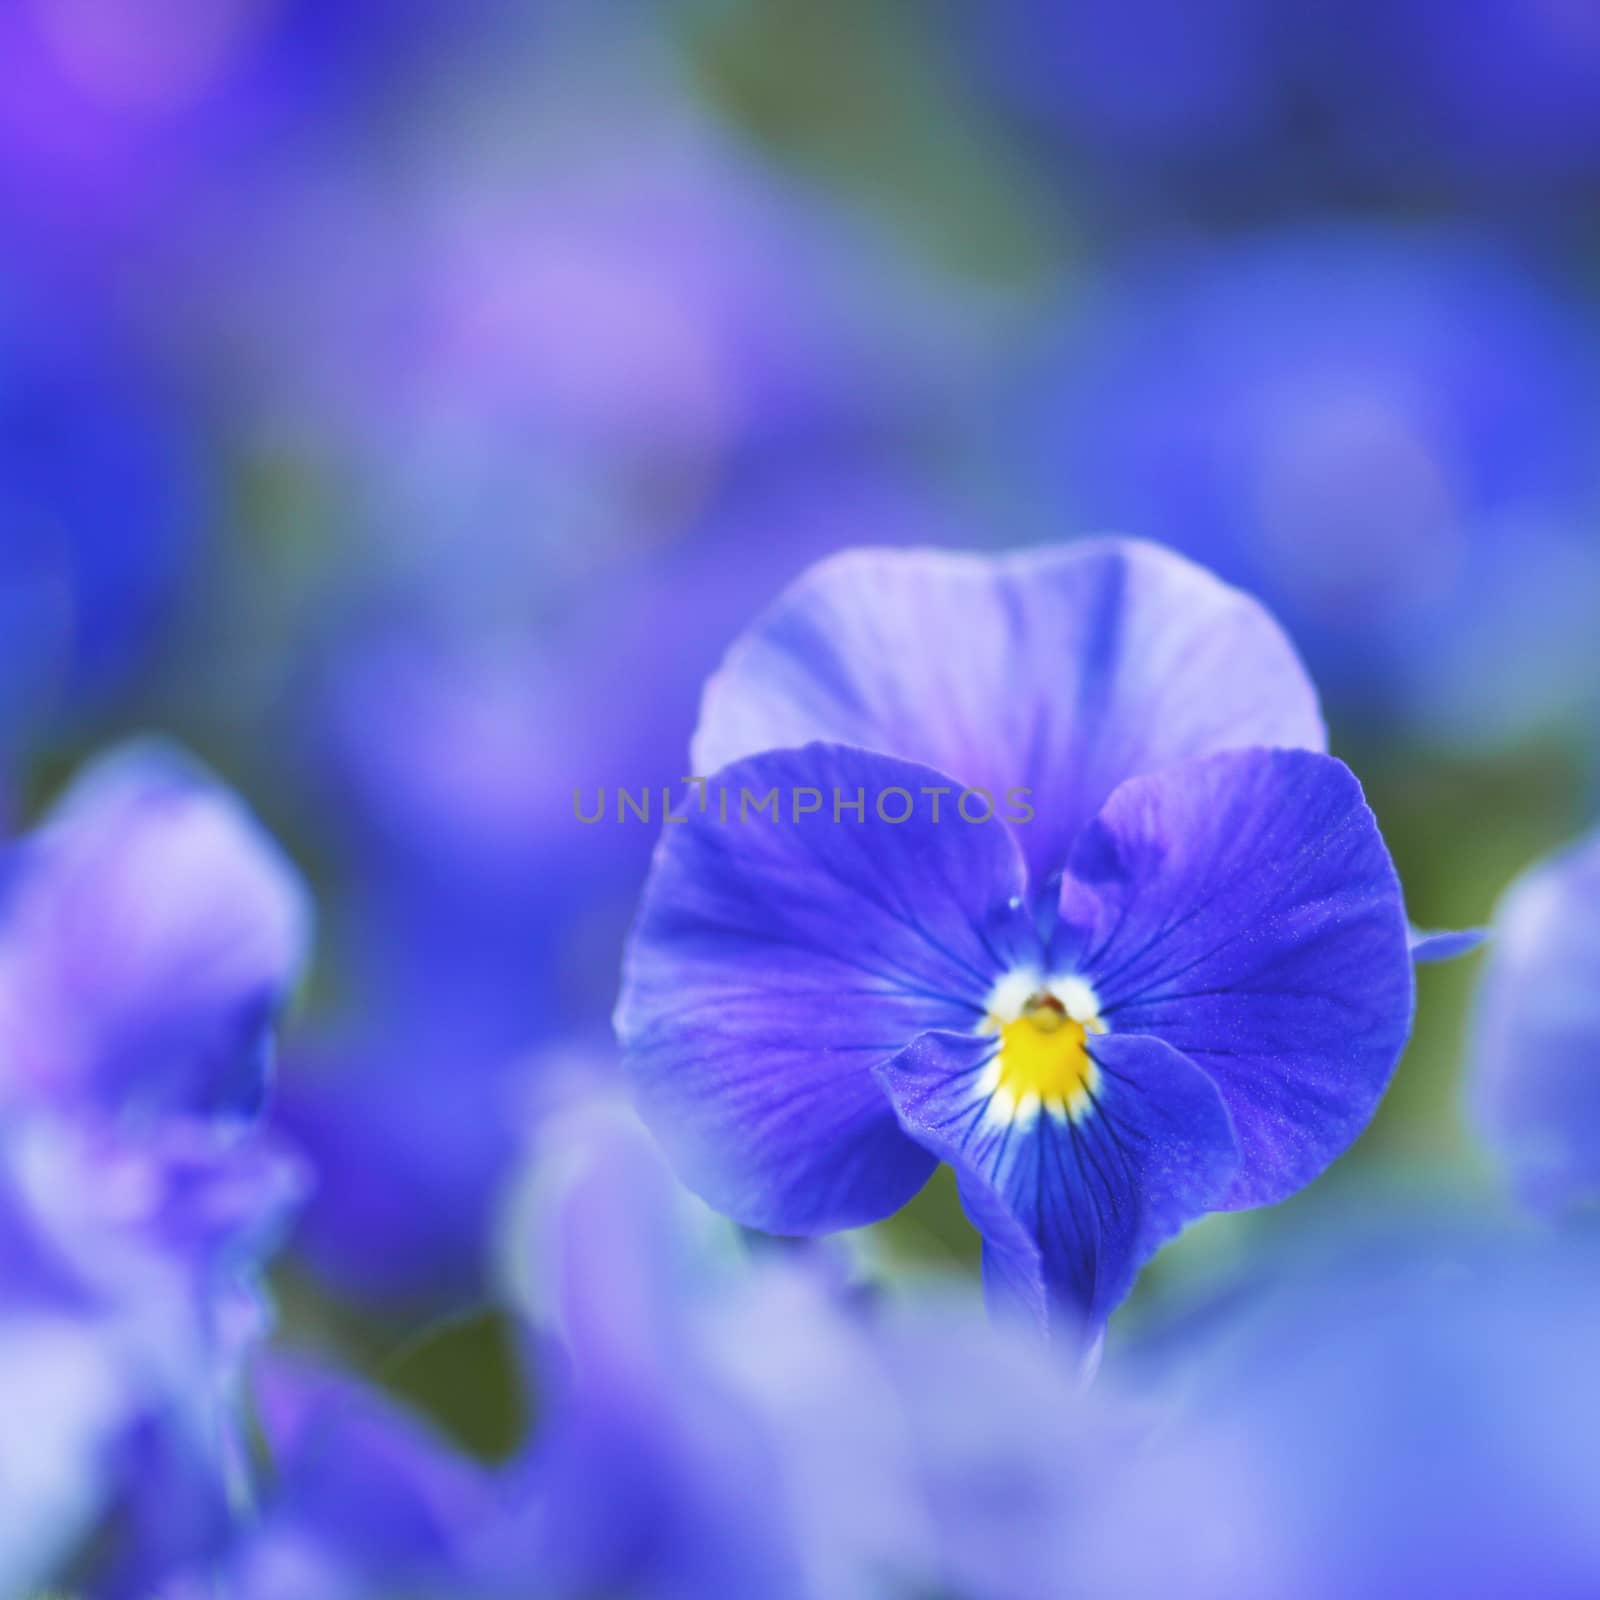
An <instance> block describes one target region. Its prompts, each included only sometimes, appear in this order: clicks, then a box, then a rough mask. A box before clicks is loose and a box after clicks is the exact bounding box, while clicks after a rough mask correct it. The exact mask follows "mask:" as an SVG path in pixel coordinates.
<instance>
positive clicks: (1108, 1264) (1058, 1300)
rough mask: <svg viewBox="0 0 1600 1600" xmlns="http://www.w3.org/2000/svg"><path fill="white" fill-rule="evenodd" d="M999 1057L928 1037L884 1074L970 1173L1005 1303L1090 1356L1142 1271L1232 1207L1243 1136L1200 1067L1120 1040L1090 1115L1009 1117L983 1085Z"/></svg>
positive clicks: (964, 1183)
mask: <svg viewBox="0 0 1600 1600" xmlns="http://www.w3.org/2000/svg"><path fill="white" fill-rule="evenodd" d="M996 1049H997V1045H996V1042H995V1040H994V1038H993V1037H992V1036H976V1037H975V1036H972V1035H966V1036H960V1035H955V1034H949V1033H935V1034H927V1035H925V1036H924V1037H923V1038H921V1039H919V1040H917V1041H916V1042H915V1043H914V1044H912V1045H911V1046H909V1048H907V1049H906V1050H904V1051H903V1052H902V1053H901V1054H900V1055H898V1056H896V1057H895V1059H894V1060H893V1061H892V1062H890V1063H888V1065H886V1066H885V1067H883V1068H882V1069H881V1072H880V1076H881V1077H882V1079H883V1081H884V1083H885V1085H886V1086H887V1087H888V1089H889V1092H890V1095H891V1096H892V1098H893V1100H894V1105H895V1110H896V1112H897V1113H898V1115H899V1117H900V1123H901V1126H902V1127H903V1128H904V1129H905V1130H906V1132H907V1133H909V1134H910V1135H911V1136H912V1137H913V1138H914V1139H916V1140H917V1141H918V1142H919V1143H921V1144H922V1145H923V1146H925V1147H926V1148H927V1149H928V1150H930V1151H932V1152H933V1154H935V1155H937V1156H939V1157H940V1159H941V1160H944V1161H947V1162H949V1164H950V1165H951V1166H952V1167H953V1168H954V1169H955V1172H956V1176H957V1179H958V1181H959V1184H960V1189H961V1199H962V1204H963V1206H964V1207H965V1208H966V1211H967V1214H968V1216H969V1217H971V1219H972V1221H973V1224H974V1225H975V1226H976V1227H977V1228H978V1230H979V1232H980V1233H981V1234H982V1235H983V1241H984V1257H983V1272H984V1287H985V1290H986V1292H987V1294H988V1297H989V1299H990V1301H991V1303H993V1304H997V1305H998V1306H1001V1307H1004V1308H1005V1309H1007V1310H1010V1311H1013V1312H1021V1313H1022V1314H1023V1315H1024V1316H1026V1317H1028V1318H1029V1319H1031V1320H1033V1321H1036V1322H1043V1323H1044V1324H1045V1325H1046V1326H1048V1327H1050V1328H1051V1329H1052V1331H1055V1332H1059V1333H1062V1334H1064V1335H1065V1336H1067V1337H1068V1338H1071V1339H1075V1340H1077V1341H1078V1342H1079V1343H1080V1344H1081V1345H1082V1346H1083V1347H1084V1348H1085V1349H1088V1348H1090V1347H1092V1345H1093V1342H1094V1340H1095V1339H1097V1338H1098V1336H1099V1334H1100V1331H1101V1329H1102V1328H1103V1327H1104V1325H1105V1321H1106V1318H1107V1317H1109V1316H1110V1314H1111V1313H1112V1311H1113V1310H1115V1309H1116V1307H1117V1306H1118V1305H1119V1304H1120V1303H1121V1301H1122V1300H1123V1298H1124V1297H1125V1296H1126V1295H1127V1293H1128V1291H1129V1289H1131V1288H1132V1287H1133V1280H1134V1278H1135V1276H1136V1275H1137V1273H1138V1271H1139V1268H1140V1267H1141V1266H1143V1264H1144V1263H1145V1262H1146V1261H1147V1260H1149V1258H1150V1257H1151V1256H1152V1255H1153V1254H1154V1253H1155V1252H1156V1250H1158V1249H1159V1248H1160V1247H1161V1245H1163V1244H1164V1243H1165V1242H1166V1241H1167V1240H1168V1239H1170V1238H1171V1237H1172V1236H1173V1235H1174V1234H1176V1233H1177V1232H1179V1231H1180V1230H1181V1229H1182V1228H1183V1227H1184V1226H1185V1225H1186V1224H1187V1223H1189V1222H1191V1221H1193V1220H1194V1218H1196V1217H1198V1216H1201V1215H1203V1214H1204V1213H1205V1212H1207V1211H1210V1210H1213V1209H1214V1208H1215V1207H1216V1206H1217V1205H1218V1203H1219V1202H1220V1201H1221V1200H1222V1198H1223V1196H1224V1195H1225V1194H1226V1192H1227V1190H1228V1188H1229V1186H1230V1184H1231V1183H1232V1181H1233V1178H1234V1174H1235V1171H1236V1169H1237V1167H1238V1161H1239V1151H1238V1146H1237V1145H1236V1144H1235V1142H1234V1136H1233V1127H1232V1124H1231V1123H1230V1121H1229V1118H1228V1112H1227V1109H1226V1107H1225V1106H1224V1105H1223V1102H1222V1098H1221V1096H1220V1095H1219V1094H1218V1092H1217V1089H1216V1086H1215V1085H1214V1084H1213V1083H1212V1082H1211V1081H1210V1079H1209V1078H1207V1077H1206V1075H1205V1073H1203V1072H1202V1071H1200V1069H1199V1068H1198V1067H1196V1066H1194V1065H1193V1064H1192V1063H1191V1062H1188V1061H1185V1060H1184V1058H1183V1057H1182V1056H1181V1055H1179V1054H1178V1052H1177V1051H1176V1050H1174V1049H1172V1048H1171V1047H1170V1046H1169V1045H1166V1044H1163V1043H1162V1042H1161V1041H1160V1040H1159V1039H1151V1038H1137V1037H1133V1036H1131V1035H1118V1034H1111V1035H1107V1036H1105V1037H1103V1038H1099V1039H1096V1040H1095V1041H1094V1042H1093V1047H1092V1050H1091V1054H1092V1055H1093V1058H1094V1061H1095V1065H1096V1067H1097V1068H1098V1084H1097V1086H1096V1087H1095V1088H1094V1089H1093V1090H1092V1091H1091V1103H1090V1105H1089V1106H1088V1108H1087V1109H1086V1110H1085V1111H1084V1112H1083V1113H1081V1114H1080V1115H1074V1116H1062V1117H1054V1116H1050V1115H1048V1114H1040V1115H1038V1116H1036V1117H1034V1118H1032V1119H1031V1120H1029V1121H1026V1122H1024V1121H1021V1120H1017V1119H1014V1118H1010V1117H1005V1118H1001V1117H997V1116H995V1115H994V1113H993V1110H992V1108H991V1106H990V1104H989V1101H988V1097H987V1096H986V1095H984V1094H983V1093H982V1092H981V1090H980V1087H979V1085H980V1081H981V1079H982V1074H983V1069H984V1068H985V1067H986V1066H987V1065H988V1063H989V1062H990V1060H991V1059H992V1058H993V1056H994V1054H995V1051H996Z"/></svg>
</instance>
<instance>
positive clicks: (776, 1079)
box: [617, 744, 1038, 1233]
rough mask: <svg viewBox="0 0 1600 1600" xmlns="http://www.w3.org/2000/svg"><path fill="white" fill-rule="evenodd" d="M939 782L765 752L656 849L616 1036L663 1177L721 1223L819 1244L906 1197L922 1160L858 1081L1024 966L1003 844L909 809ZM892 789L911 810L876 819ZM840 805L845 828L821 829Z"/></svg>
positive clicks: (1018, 865) (1026, 931)
mask: <svg viewBox="0 0 1600 1600" xmlns="http://www.w3.org/2000/svg"><path fill="white" fill-rule="evenodd" d="M949 782H950V780H949V779H948V778H947V777H945V776H944V775H943V774H941V773H938V772H934V771H932V770H931V769H929V768H926V767H920V766H915V765H912V764H911V763H909V762H904V761H897V760H892V759H890V758H888V757H884V756H876V755H871V754H868V753H867V752H865V751H860V750H851V749H846V748H843V747H840V746H835V745H820V744H817V745H810V746H808V747H807V748H805V749H804V750H780V751H773V752H770V753H768V754H766V755H762V756H757V757H755V758H754V759H752V760H749V761H741V762H738V763H736V764H735V765H733V766H732V767H729V768H728V769H727V770H726V771H724V772H722V773H720V774H719V775H718V777H717V778H716V779H715V780H714V782H713V783H712V785H711V786H710V789H709V790H708V800H709V804H708V805H707V807H706V809H705V810H704V811H703V812H702V811H699V810H697V809H695V807H694V805H693V804H692V802H691V803H690V805H689V810H688V820H687V822H684V823H681V824H678V825H670V824H669V825H668V827H667V828H666V830H665V832H664V834H663V837H662V841H661V844H660V846H659V848H658V851H657V854H656V859H655V864H654V866H653V867H652V869H651V874H650V880H649V882H648V884H647V885H646V887H645V892H644V898H643V902H642V905H641V908H640V912H639V919H638V922H637V924H636V925H635V928H634V931H633V934H632V937H631V939H630V941H629V945H628V950H627V954H626V957H625V960H624V966H623V987H622V997H621V1000H620V1002H619V1005H618V1009H617V1028H618V1032H619V1035H620V1037H621V1041H622V1044H623V1048H624V1052H625V1065H626V1068H627V1071H628V1074H629V1076H630V1078H631V1080H632V1083H633V1086H634V1089H635V1092H636V1095H637V1099H638V1103H639V1108H640V1111H641V1113H642V1115H643V1116H644V1119H645V1121H646V1122H647V1123H648V1124H649V1125H650V1127H651V1129H652V1130H653V1131H654V1132H655V1134H656V1135H657V1137H658V1138H660V1139H661V1140H662V1142H663V1144H664V1145H665V1146H666V1148H667V1151H668V1154H669V1155H670V1157H671V1158H672V1160H673V1162H674V1164H675V1166H676V1168H677V1171H678V1174H679V1176H680V1177H682V1178H683V1179H684V1180H685V1181H686V1182H687V1183H688V1184H689V1186H690V1187H691V1188H693V1189H695V1190H697V1191H698V1192H699V1193H700V1194H701V1195H702V1196H703V1197H704V1198H705V1199H706V1200H708V1201H709V1202H710V1203H711V1204H712V1205H713V1206H715V1207H716V1208H717V1209H718V1210H721V1211H724V1212H726V1213H727V1214H728V1215H730V1216H732V1217H734V1218H736V1219H737V1220H738V1221H740V1222H743V1223H745V1224H747V1225H749V1226H752V1227H759V1228H766V1229H770V1230H772V1231H774V1232H780V1233H782V1232H789V1233H811V1232H823V1231H828V1230H831V1229H835V1228H843V1227H851V1226H855V1225H857V1224H860V1223H865V1222H869V1221H873V1220H875V1219H877V1218H879V1217H882V1216H886V1215H887V1214H888V1213H889V1212H891V1211H893V1210H894V1209H896V1208H897V1207H898V1206H899V1205H901V1204H902V1203H903V1202H904V1201H906V1200H907V1199H909V1198H910V1196H911V1195H912V1194H914V1193H915V1192H916V1190H917V1189H918V1188H920V1187H921V1185H922V1183H923V1182H924V1181H925V1180H926V1178H927V1176H928V1174H929V1173H930V1172H931V1171H932V1170H933V1166H934V1162H933V1159H932V1157H930V1156H928V1155H927V1154H926V1153H925V1152H924V1151H923V1150H922V1149H921V1148H919V1147H918V1146H917V1145H915V1144H914V1143H912V1142H911V1141H910V1140H909V1139H907V1138H906V1137H905V1135H904V1134H903V1133H902V1132H901V1131H900V1129H899V1126H898V1124H897V1123H896V1121H895V1117H894V1112H893V1111H892V1110H891V1108H890V1106H889V1103H888V1100H887V1097H886V1096H885V1094H884V1092H883V1090H882V1088H881V1087H880V1086H879V1084H878V1082H877V1080H876V1079H875V1078H874V1077H873V1075H872V1069H873V1068H874V1067H875V1066H877V1065H878V1064H879V1063H880V1062H883V1061H887V1060H888V1059H889V1058H890V1057H891V1056H893V1055H895V1054H897V1053H898V1052H899V1051H900V1050H902V1049H903V1048H904V1047H905V1046H906V1045H907V1044H908V1043H910V1041H911V1040H912V1039H914V1038H915V1037H916V1036H917V1035H918V1034H919V1033H922V1032H925V1031H926V1030H928V1029H930V1028H970V1027H972V1026H973V1025H974V1024H975V1023H976V1022H977V1021H978V1020H979V1019H981V1017H982V1016H983V1014H984V1009H985V1004H986V999H987V995H988V992H989V990H990V988H991V987H992V985H993V983H994V982H995V980H996V979H997V978H998V977H999V976H1000V975H1001V974H1002V973H1003V972H1006V971H1009V970H1010V969H1011V968H1013V967H1015V966H1018V965H1021V964H1024V963H1025V962H1026V961H1027V959H1028V956H1029V953H1030V952H1031V953H1032V955H1033V958H1034V960H1035V961H1036V960H1037V954H1038V944H1037V936H1036V935H1035V934H1034V931H1033V928H1032V924H1031V922H1030V920H1029V918H1028V915H1027V912H1026V909H1025V908H1024V906H1023V902H1022V893H1023V867H1022V862H1021V860H1020V859H1019V858H1018V855H1017V852H1016V848H1015V846H1014V844H1013V843H1012V840H1011V837H1010V835H1009V834H1007V833H1006V831H1005V830H1004V829H1003V828H1002V827H1001V826H1000V825H999V824H998V823H996V822H994V821H992V820H991V821H989V822H979V823H969V822H966V821H964V820H963V819H962V818H961V817H960V815H959V814H958V813H956V812H953V811H952V810H951V809H950V806H949V804H948V802H947V801H946V802H945V803H944V804H943V805H942V807H941V812H940V820H939V821H938V822H935V821H933V820H932V816H931V805H930V803H928V802H927V801H926V800H923V799H921V798H920V791H922V790H924V789H932V788H939V787H947V786H948V784H949ZM891 790H899V791H902V792H904V793H906V794H908V795H910V796H913V797H918V799H919V803H918V805H917V808H916V809H915V811H914V814H913V815H912V816H911V817H910V819H909V820H908V821H905V822H902V823H898V824H895V823H889V822H885V821H883V820H882V819H881V818H880V817H879V816H878V815H877V809H876V803H875V797H876V796H879V795H884V794H887V793H888V792H889V791H891ZM769 791H773V792H775V793H776V795H777V797H778V805H779V815H778V817H777V818H776V819H772V818H770V817H769V816H768V815H767V814H765V813H764V812H755V811H750V812H749V813H748V814H747V815H746V816H745V817H744V818H743V820H741V816H740V810H741V807H740V798H741V795H742V793H744V792H748V793H749V794H751V795H752V796H764V795H766V794H767V793H768V792H769ZM858 791H860V792H861V794H862V797H863V799H864V801H865V806H864V809H865V817H864V819H863V820H861V821H859V822H858V821H856V820H855V819H854V815H853V813H852V812H846V813H844V814H843V815H842V816H836V814H835V812H834V808H833V800H834V797H835V796H836V795H837V796H841V797H843V798H844V799H846V800H847V801H848V800H853V799H854V798H855V797H856V796H857V792H858ZM724 795H725V796H726V797H727V800H728V816H727V820H723V819H722V807H721V804H720V797H722V796H724ZM811 796H816V797H817V801H818V809H816V810H814V811H807V810H805V809H804V808H805V807H808V806H809V805H810V804H811V799H810V797H811ZM802 797H804V798H803V799H802ZM797 800H798V801H800V804H801V807H802V809H801V810H800V811H799V812H798V813H797V812H796V808H795V802H796V801H797ZM888 809H889V810H890V812H891V813H892V814H898V812H899V811H900V810H903V809H904V806H903V803H902V802H901V801H900V799H899V798H898V796H897V797H896V798H895V799H894V800H892V801H891V802H890V804H889V807H888Z"/></svg>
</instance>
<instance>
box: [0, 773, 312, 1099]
mask: <svg viewBox="0 0 1600 1600" xmlns="http://www.w3.org/2000/svg"><path fill="white" fill-rule="evenodd" d="M310 925H311V912H310V903H309V897H308V896H307V893H306V890H305V887H304V885H303V883H302V881H301V879H300V877H299V874H298V873H297V872H296V871H295V869H294V868H293V866H292V865H291V864H290V863H289V862H288V860H287V859H286V858H285V857H284V856H283V854H282V852H281V851H280V850H279V849H278V847H277V846H276V845H275V844H274V843H273V842H272V840H271V839H270V838H268V836H267V835H266V833H265V832H264V831H263V830H262V828H261V827H260V825H259V824H258V823H257V822H256V821H255V819H254V818H253V817H252V816H251V815H250V814H249V812H248V811H247V810H246V809H245V808H244V806H243V805H241V804H240V802H239V801H238V800H237V799H235V798H234V796H233V795H231V794H230V793H228V791H226V790H225V789H223V788H222V787H220V786H219V785H218V784H216V783H215V782H213V781H212V780H211V779H210V778H209V777H208V776H207V775H206V774H205V773H204V772H202V771H201V770H200V769H199V768H197V767H195V766H194V765H193V764H192V763H190V762H188V761H187V760H186V759H185V758H183V757H182V756H180V755H179V754H177V753H176V752H174V751H170V750H167V749H165V748H162V747H159V746H152V745H133V746H129V747H126V748H124V749H122V750H119V751H116V752H114V753H112V754H111V755H109V756H106V757H104V758H102V759H101V760H100V761H98V762H96V763H95V764H94V766H92V767H91V768H89V769H88V770H87V771H86V772H84V773H83V774H82V776H80V777H79V778H78V780H77V781H76V782H75V783H74V785H73V786H72V788H71V790H69V792H68V793H67V795H66V797H65V798H64V799H63V800H62V801H61V803H60V804H59V805H58V806H57V807H56V808H55V810H54V811H53V813H52V814H51V817H50V819H49V821H48V822H47V823H46V825H45V826H44V827H43V828H41V829H40V830H39V831H38V832H37V833H36V834H34V835H32V836H31V837H30V838H28V839H26V840H24V841H23V842H22V844H21V845H20V846H19V847H18V848H17V851H16V854H15V857H14V860H13V863H12V869H11V877H10V881H9V882H8V883H7V885H6V890H5V896H4V900H3V902H0V1054H3V1057H4V1060H3V1064H0V1071H3V1073H4V1074H5V1075H6V1076H7V1077H8V1078H9V1079H10V1080H11V1083H10V1085H8V1087H10V1086H21V1085H27V1086H28V1090H29V1091H30V1092H34V1093H38V1092H41V1091H42V1092H45V1093H48V1094H57V1095H59V1094H79V1095H85V1096H88V1097H90V1098H92V1099H94V1100H95V1101H96V1102H97V1103H98V1104H99V1105H100V1107H101V1108H102V1109H104V1110H106V1111H110V1112H114V1113H119V1114H120V1113H126V1112H133V1111H145V1112H182V1111H212V1110H219V1109H226V1110H230V1111H253V1110H255V1109H256V1108H257V1106H258V1104H259V1100H260V1097H261V1093H262V1089H263V1084H264V1078H265V1069H266V1064H267V1057H268V1052H269V1050H270V1043H271V1029H272V1024H273V1022H274V1020H275V1017H276V1013H277V1010H278V1008H279V1006H280V1005H281V1003H282V1001H283V999H284V996H285V995H286V993H287V992H288V990H289V987H290V985H291V984H292V983H293V982H294V980H295V978H296V977H297V976H298V974H299V970H300V966H301V963H302V961H303V959H304V957H305V952H306V947H307V944H308V942H309V933H310Z"/></svg>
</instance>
